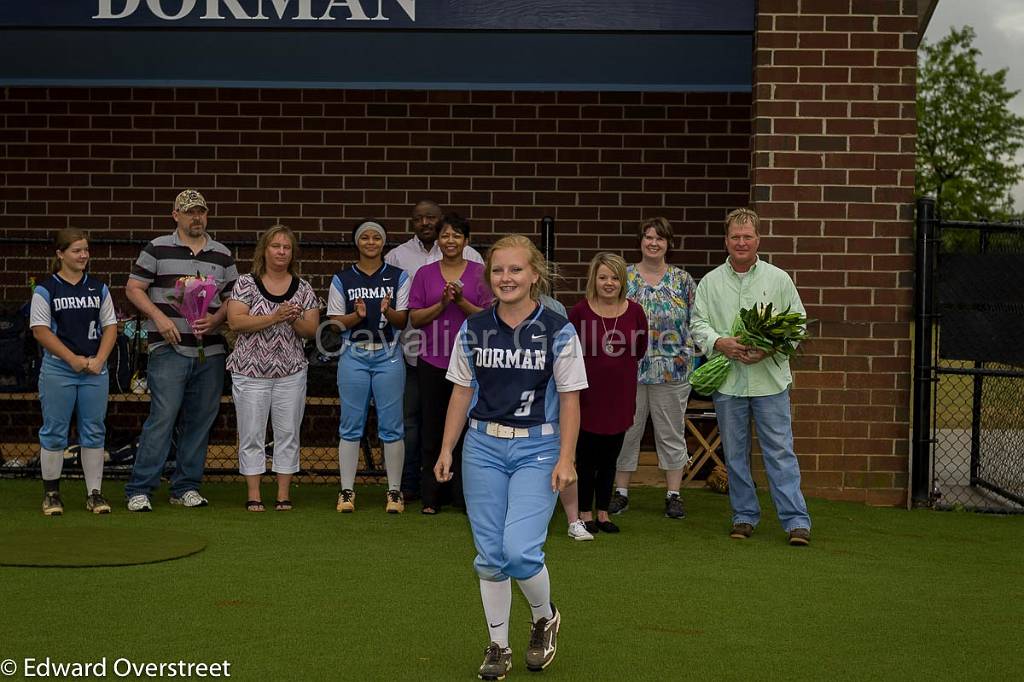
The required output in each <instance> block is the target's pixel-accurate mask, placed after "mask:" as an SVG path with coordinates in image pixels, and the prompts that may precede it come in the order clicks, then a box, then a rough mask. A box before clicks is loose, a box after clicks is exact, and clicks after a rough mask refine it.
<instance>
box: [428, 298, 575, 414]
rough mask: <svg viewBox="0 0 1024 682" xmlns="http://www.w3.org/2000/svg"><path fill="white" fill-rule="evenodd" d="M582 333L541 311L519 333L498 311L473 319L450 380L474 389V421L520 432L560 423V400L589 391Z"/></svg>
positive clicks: (462, 333)
mask: <svg viewBox="0 0 1024 682" xmlns="http://www.w3.org/2000/svg"><path fill="white" fill-rule="evenodd" d="M581 350H582V349H581V348H580V340H579V337H577V336H576V330H575V328H573V326H572V325H571V324H570V323H569V321H568V320H566V319H565V318H564V317H562V316H561V315H559V314H558V313H556V312H554V311H552V310H550V309H549V308H546V307H545V306H544V305H538V306H537V309H536V310H535V311H534V312H533V314H531V315H530V316H529V317H528V318H526V319H525V320H523V322H522V323H521V324H520V325H519V326H518V327H516V328H515V329H513V328H512V327H509V326H508V325H507V324H505V323H504V322H503V321H502V320H501V318H500V317H498V313H497V307H496V306H495V307H492V308H488V309H487V310H483V311H481V312H479V313H477V314H476V315H473V316H472V317H470V318H469V319H467V320H466V321H465V322H464V323H463V324H462V328H461V329H459V334H458V336H457V337H456V338H455V348H454V349H453V351H452V357H451V360H450V362H449V364H448V374H447V376H448V380H449V381H451V382H452V383H455V384H458V385H459V386H466V387H472V388H473V400H472V401H471V402H470V406H469V416H470V417H472V418H474V419H479V420H480V421H488V422H497V423H499V424H504V425H506V426H515V427H517V428H523V427H530V426H538V425H540V424H550V423H555V422H557V421H558V394H559V393H566V392H569V391H581V390H583V389H584V388H586V387H587V371H586V369H585V367H584V365H583V353H582V352H581Z"/></svg>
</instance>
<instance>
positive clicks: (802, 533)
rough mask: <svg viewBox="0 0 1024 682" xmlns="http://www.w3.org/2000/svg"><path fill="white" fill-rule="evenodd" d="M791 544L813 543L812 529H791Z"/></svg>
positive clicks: (797, 545) (803, 544) (802, 545)
mask: <svg viewBox="0 0 1024 682" xmlns="http://www.w3.org/2000/svg"><path fill="white" fill-rule="evenodd" d="M789 544H791V545H793V546H794V547H804V546H806V545H809V544H811V531H810V530H808V529H807V528H794V529H793V530H791V531H789Z"/></svg>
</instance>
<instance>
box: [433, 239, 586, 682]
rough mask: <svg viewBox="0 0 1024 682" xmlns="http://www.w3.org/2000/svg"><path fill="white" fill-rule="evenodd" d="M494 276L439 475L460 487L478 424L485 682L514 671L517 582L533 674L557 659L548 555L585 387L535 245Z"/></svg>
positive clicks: (458, 377) (474, 481) (467, 475)
mask: <svg viewBox="0 0 1024 682" xmlns="http://www.w3.org/2000/svg"><path fill="white" fill-rule="evenodd" d="M484 276H485V277H487V278H488V280H489V283H490V286H491V290H492V291H493V292H494V296H495V299H496V300H497V305H495V306H494V307H491V308H488V309H486V310H484V311H482V312H480V313H477V314H476V315H473V316H471V317H470V318H469V319H467V320H466V321H465V322H464V323H463V325H462V328H461V329H460V330H459V334H458V337H457V338H456V341H455V348H454V350H453V351H452V357H451V361H450V363H449V366H448V374H447V376H448V379H449V380H450V381H452V383H454V384H455V388H454V390H453V392H452V397H451V401H450V402H449V404H448V414H447V418H446V420H445V428H444V441H443V443H442V445H441V454H440V456H439V457H438V461H437V466H435V468H434V473H435V475H436V476H437V480H438V481H440V482H442V483H443V482H445V481H448V480H449V479H450V478H451V475H452V472H451V465H452V450H453V448H454V447H455V445H456V443H457V442H458V440H459V436H460V435H461V434H462V429H463V427H464V426H465V425H466V420H467V417H468V419H469V430H468V432H467V433H466V439H465V444H464V446H463V453H462V476H463V492H464V494H465V497H466V509H467V512H468V514H469V522H470V525H471V527H472V529H473V542H474V543H475V544H476V551H477V557H476V561H475V562H474V564H475V566H476V571H477V574H478V575H479V577H480V595H481V597H482V599H483V606H484V616H485V617H486V618H487V628H488V634H489V635H490V644H489V645H488V646H487V648H486V649H485V651H484V661H483V664H482V665H481V666H480V671H479V677H480V679H482V680H500V679H504V677H505V675H506V674H507V673H508V671H509V670H510V669H511V668H512V649H511V648H510V646H509V636H508V619H509V613H510V611H511V608H512V585H511V581H510V578H515V579H516V581H517V582H518V583H519V588H520V589H521V590H522V592H523V594H524V595H525V596H526V599H527V600H528V601H529V603H530V611H531V612H532V616H533V624H532V626H531V627H530V639H529V644H528V645H527V648H526V667H527V669H529V670H534V671H538V670H543V669H544V668H546V667H547V666H548V665H549V664H550V663H551V661H552V659H554V656H555V651H556V644H557V635H558V628H559V625H560V623H561V614H560V613H559V612H558V609H556V608H555V605H554V604H553V603H552V602H551V585H550V580H549V578H548V570H547V566H546V565H545V563H544V551H543V547H544V541H545V540H546V539H547V531H548V523H549V522H550V521H551V514H552V512H553V511H554V508H555V500H556V499H557V498H558V492H559V491H560V490H563V489H565V488H566V487H567V486H569V485H571V484H572V483H573V482H574V481H575V480H576V471H575V469H574V468H573V458H574V456H575V450H576V436H577V434H578V432H579V425H580V403H579V396H580V391H581V390H583V389H585V388H586V387H587V376H586V370H585V369H584V364H583V356H582V353H581V349H580V343H579V339H578V338H577V336H576V330H575V329H573V326H572V325H571V324H569V321H568V320H566V319H565V317H563V316H561V315H558V314H557V313H554V312H552V311H551V310H549V309H548V308H547V307H545V306H544V305H543V304H540V303H538V300H537V299H538V297H539V296H540V294H542V293H545V292H546V291H547V289H548V274H547V265H546V263H545V262H544V257H543V256H541V254H540V252H539V251H538V250H537V247H536V246H534V245H533V242H531V241H530V240H529V239H528V238H526V237H524V236H522V235H510V236H507V237H503V238H502V239H500V240H498V241H497V242H496V243H495V244H494V246H492V247H491V250H490V251H489V252H488V254H487V259H486V262H485V266H484Z"/></svg>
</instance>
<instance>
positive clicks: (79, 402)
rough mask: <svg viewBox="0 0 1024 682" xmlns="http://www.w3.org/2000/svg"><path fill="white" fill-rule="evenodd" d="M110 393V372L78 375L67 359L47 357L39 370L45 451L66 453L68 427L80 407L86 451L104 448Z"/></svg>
mask: <svg viewBox="0 0 1024 682" xmlns="http://www.w3.org/2000/svg"><path fill="white" fill-rule="evenodd" d="M109 390H110V377H109V376H108V375H107V370H106V369H104V370H103V374H89V373H88V372H81V373H79V372H75V371H74V370H72V369H71V368H70V367H69V366H68V364H67V363H66V362H64V361H63V360H60V359H57V358H54V357H51V356H50V355H49V354H47V356H46V357H45V358H44V359H43V366H42V368H41V369H40V371H39V403H40V405H41V406H42V412H43V426H42V428H40V429H39V444H40V445H41V446H42V447H43V449H44V450H54V451H62V450H64V448H66V447H67V446H68V428H69V427H70V426H71V414H72V412H74V411H75V408H76V407H77V408H78V440H79V444H80V445H81V446H82V447H83V448H102V447H103V441H104V439H105V437H106V427H105V426H104V424H103V420H104V419H106V416H107V393H108V391H109Z"/></svg>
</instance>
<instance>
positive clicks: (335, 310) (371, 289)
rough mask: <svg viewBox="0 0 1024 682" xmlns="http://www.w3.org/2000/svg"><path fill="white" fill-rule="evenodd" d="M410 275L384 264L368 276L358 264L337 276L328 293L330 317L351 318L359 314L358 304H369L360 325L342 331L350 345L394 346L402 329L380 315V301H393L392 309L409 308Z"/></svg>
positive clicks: (328, 312)
mask: <svg viewBox="0 0 1024 682" xmlns="http://www.w3.org/2000/svg"><path fill="white" fill-rule="evenodd" d="M409 284H410V282H409V275H408V274H406V272H405V270H402V269H400V268H396V267H395V266H394V265H388V264H387V263H384V264H382V265H381V266H380V268H378V269H377V271H376V272H374V273H373V274H369V275H368V274H366V273H365V272H363V271H362V270H360V269H359V268H358V267H356V266H355V265H353V266H351V267H349V268H346V269H345V270H342V271H341V272H339V273H337V274H336V275H334V279H332V280H331V290H330V292H329V293H328V294H327V315H328V316H331V315H348V314H350V313H354V312H355V311H356V301H357V300H358V299H360V298H361V299H363V301H364V302H365V303H366V317H365V318H363V319H362V320H361V321H360V322H359V324H357V325H355V326H353V327H350V328H348V329H346V330H345V331H344V332H342V339H343V340H344V341H345V342H347V343H353V342H358V341H369V342H371V343H381V342H383V343H391V342H393V341H394V340H395V337H396V336H398V332H399V331H401V330H398V329H395V327H394V326H393V325H392V324H391V323H390V322H388V319H387V318H386V317H384V316H383V315H381V314H380V302H381V301H382V300H383V299H384V297H385V296H387V297H388V298H390V299H391V309H392V310H408V309H409Z"/></svg>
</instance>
